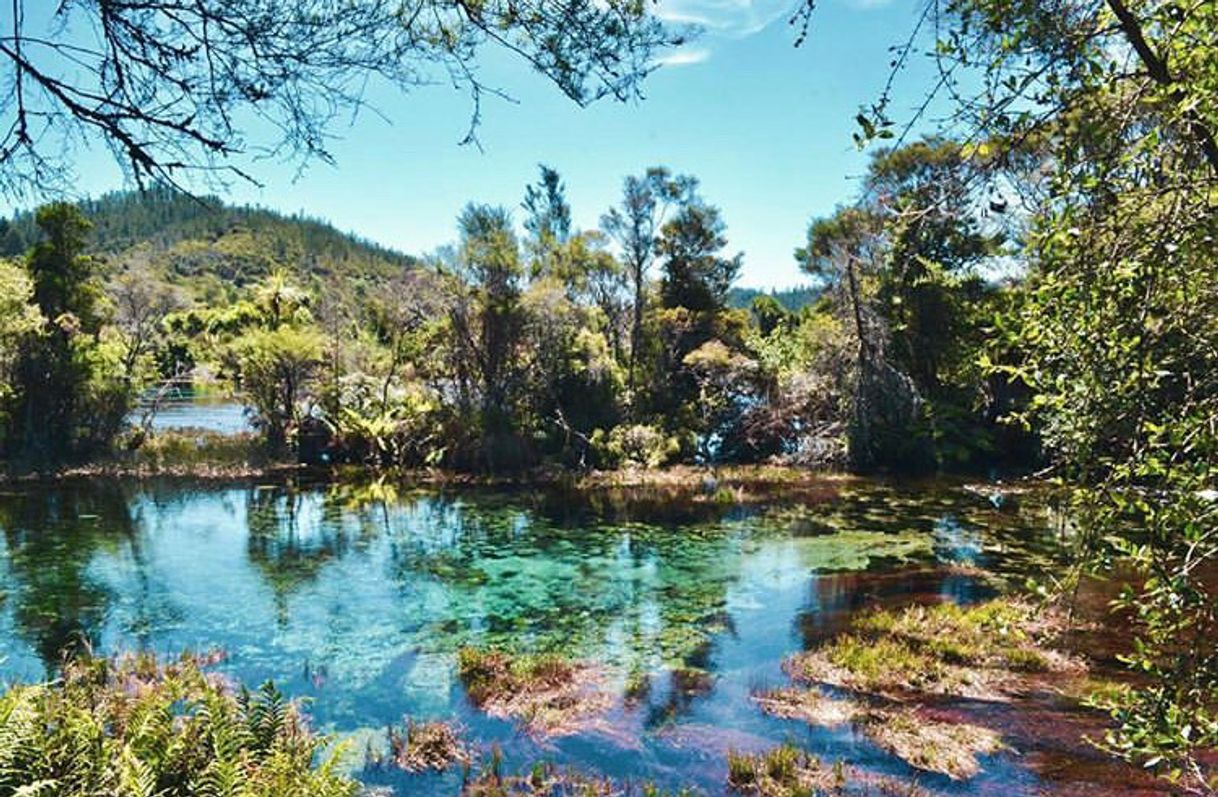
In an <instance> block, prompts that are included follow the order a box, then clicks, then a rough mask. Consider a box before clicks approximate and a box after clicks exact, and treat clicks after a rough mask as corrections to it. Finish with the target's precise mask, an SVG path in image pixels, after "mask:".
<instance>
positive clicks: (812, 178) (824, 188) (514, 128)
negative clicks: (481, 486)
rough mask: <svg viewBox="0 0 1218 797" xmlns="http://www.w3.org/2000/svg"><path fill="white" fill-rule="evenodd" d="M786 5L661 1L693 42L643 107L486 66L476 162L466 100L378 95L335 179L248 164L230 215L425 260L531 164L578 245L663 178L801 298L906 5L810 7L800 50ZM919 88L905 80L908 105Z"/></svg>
mask: <svg viewBox="0 0 1218 797" xmlns="http://www.w3.org/2000/svg"><path fill="white" fill-rule="evenodd" d="M792 3H793V0H663V2H662V3H661V6H660V7H661V13H662V14H664V15H666V16H667V17H669V18H671V19H674V20H681V21H688V22H695V23H698V24H700V25H702V26H703V29H704V33H703V34H702V35H701V36H700V37H699V38H698V39H697V40H696V41H694V42H692V43H691V44H689V45H687V46H686V47H684V48H683V49H682V50H680V51H677V52H675V53H672V54H670V55H669V56H668V57H667V58H666V59H665V60H666V62H667V63H666V64H665V65H664V66H663V67H662V68H661V69H659V70H658V71H657V72H656V73H655V74H654V75H653V76H652V77H651V78H650V79H649V81H648V82H647V84H646V87H645V88H646V93H647V97H646V99H645V100H643V101H641V102H631V103H626V104H621V103H614V102H612V101H602V102H600V103H598V104H595V105H593V106H591V107H589V108H584V109H581V108H578V107H577V106H575V105H574V104H573V103H571V102H570V101H569V100H567V99H566V98H565V97H564V96H563V95H562V94H561V93H560V92H559V91H558V90H557V89H556V88H555V87H553V86H552V85H550V84H549V83H547V82H546V81H545V80H544V79H542V78H539V77H538V76H536V75H534V74H532V73H530V72H529V71H528V69H527V68H526V67H525V66H523V65H522V64H519V63H517V62H515V61H512V60H510V59H509V58H507V57H506V56H504V55H489V56H488V57H486V58H485V59H484V61H483V64H482V77H483V79H484V80H486V81H487V82H490V83H494V84H496V85H499V86H501V87H502V88H504V89H505V90H506V91H508V92H509V93H510V94H511V95H512V96H513V97H514V98H515V99H516V100H517V102H515V103H509V102H504V101H500V100H497V99H494V98H488V99H486V100H485V101H484V107H483V124H482V126H481V128H480V130H479V139H480V141H481V144H482V149H481V150H479V149H478V148H477V147H473V146H460V145H459V143H458V142H459V141H460V140H461V139H462V137H463V136H464V134H465V131H466V128H467V125H468V121H469V113H470V104H469V98H468V96H467V95H466V94H465V93H463V92H462V91H458V90H454V89H452V88H451V87H449V86H445V85H438V86H433V87H426V88H420V89H418V90H416V91H414V92H413V93H410V94H407V95H401V94H399V93H397V92H394V91H389V90H382V89H376V90H374V91H373V92H372V96H371V97H370V100H371V102H372V104H373V105H374V106H375V107H376V108H377V109H378V110H379V112H380V113H381V114H383V116H384V117H385V119H382V118H379V117H378V116H376V115H374V114H367V113H366V114H363V115H361V116H360V117H359V118H358V119H357V120H356V121H355V122H354V124H353V125H352V126H350V127H343V128H342V129H341V130H339V131H338V133H339V134H340V136H341V139H340V140H338V141H336V142H335V144H334V146H333V148H332V152H333V154H334V156H335V158H336V160H337V164H336V165H335V166H333V167H331V166H328V165H325V164H313V165H312V166H310V167H309V169H308V170H307V171H306V172H305V173H304V174H303V175H302V176H299V177H297V175H296V169H295V166H294V165H289V164H278V163H273V162H263V163H259V164H256V165H255V167H254V172H255V174H256V176H257V177H258V178H259V179H260V180H261V181H262V182H263V183H264V187H262V188H258V187H255V186H250V185H244V184H235V185H233V186H232V189H231V191H230V192H229V195H228V198H229V199H231V200H233V201H238V202H251V203H256V204H261V205H264V206H268V207H272V208H276V209H279V210H283V211H287V212H293V211H303V212H305V213H307V214H309V215H311V216H316V217H320V218H323V219H327V220H329V221H331V222H332V223H333V224H334V225H335V226H337V227H339V228H341V229H344V230H350V231H353V232H356V233H358V234H360V235H363V236H365V237H367V238H370V239H372V240H375V241H378V242H380V243H383V244H386V245H389V246H393V247H396V248H398V249H401V250H404V251H407V252H412V253H425V252H429V251H431V250H433V249H435V248H436V247H437V246H439V245H442V244H444V243H446V242H449V241H451V240H452V239H453V237H454V236H455V229H454V227H455V224H454V220H455V218H456V215H457V213H458V211H459V210H460V209H461V207H462V206H463V205H464V204H465V203H466V202H468V201H471V200H473V201H478V202H488V203H494V204H503V205H507V206H509V207H513V208H516V207H518V206H519V203H520V200H521V197H522V195H523V192H524V187H525V185H526V184H528V183H529V182H531V181H533V180H534V179H535V178H536V174H537V164H538V163H543V162H544V163H547V164H549V165H551V166H553V167H555V168H557V169H558V170H559V172H560V173H561V174H562V175H563V177H564V179H565V181H566V184H567V188H568V196H569V198H570V200H571V204H572V206H573V215H574V220H575V222H576V225H577V226H578V227H584V228H587V227H593V226H595V225H596V223H597V220H598V219H599V217H600V215H601V213H602V212H604V211H605V210H606V209H607V208H608V207H609V206H610V205H611V204H612V203H613V202H614V201H615V200H616V198H617V196H618V193H619V190H620V186H621V180H622V178H623V177H624V176H625V175H627V174H632V173H638V172H641V171H642V170H643V169H645V168H646V167H648V166H651V165H657V164H663V165H666V166H669V167H670V168H672V169H673V170H674V171H677V172H682V173H688V174H693V175H695V176H697V177H698V178H699V179H700V180H701V181H702V192H703V195H704V196H705V197H706V198H707V199H708V200H709V201H711V202H713V203H714V204H717V205H718V206H719V207H720V208H721V209H722V210H723V214H724V218H725V219H726V221H727V224H728V237H729V239H730V241H731V247H732V249H733V250H734V251H736V250H739V251H743V252H744V253H745V261H744V262H745V265H744V269H743V272H742V275H741V280H740V283H741V284H743V285H748V286H755V287H774V286H777V287H782V286H788V285H793V284H798V283H800V282H803V281H804V280H803V277H802V275H801V274H800V272H799V270H798V269H797V267H796V265H795V263H794V260H793V259H792V250H793V249H794V248H795V247H796V246H798V245H799V244H800V243H801V242H802V239H803V236H804V231H805V230H806V228H807V223H808V221H809V220H810V219H811V218H812V217H813V216H816V215H823V214H826V213H829V212H831V211H832V210H833V208H834V206H835V205H837V204H840V203H843V202H846V201H849V199H850V198H851V197H852V195H853V194H854V192H855V190H856V185H857V178H858V176H859V175H860V174H861V173H862V172H863V170H864V169H865V165H866V155H865V154H863V153H859V152H857V151H856V150H855V148H854V145H853V143H852V141H851V133H852V132H854V129H855V128H854V122H853V118H854V115H855V113H856V112H857V111H858V108H859V106H860V105H861V104H863V103H866V102H869V101H871V100H873V99H874V98H875V97H876V96H877V94H878V93H879V91H880V89H881V88H882V87H883V84H884V80H885V78H886V76H887V73H888V64H889V61H890V59H891V54H890V53H889V52H888V48H889V46H890V45H892V44H894V43H896V42H898V41H900V40H902V39H903V37H904V36H906V35H907V34H908V31H909V30H910V26H911V25H912V23H913V13H914V8H915V5H914V2H913V0H821V1H820V2H819V3H818V8H817V10H816V12H815V15H814V17H813V24H812V29H811V33H810V35H809V37H808V39H807V41H806V42H805V43H804V45H803V46H802V47H801V48H799V49H795V48H794V47H793V41H794V31H793V30H792V29H791V28H790V27H789V26H788V24H787V19H788V17H789V12H790V8H791V5H792ZM918 69H920V67H915V70H918ZM917 78H918V75H916V74H914V75H908V76H907V77H906V80H905V83H907V84H910V85H911V91H912V90H914V89H916V88H917V87H918V86H917V84H918V82H919V81H918V80H917ZM894 110H895V111H897V112H899V111H901V110H902V108H901V106H900V105H899V104H898V106H897V107H896V108H895V109H894ZM79 171H80V176H81V180H80V182H79V185H80V188H81V190H82V191H83V192H85V193H90V194H97V193H101V192H103V191H106V190H110V189H113V188H120V187H123V183H122V178H121V176H120V175H119V173H118V172H117V170H116V168H115V167H114V166H113V165H112V163H111V162H110V161H109V155H108V153H107V152H106V151H105V150H104V149H102V148H100V147H98V148H94V149H92V150H89V151H87V152H85V153H84V154H83V155H82V157H81V161H80V163H79ZM516 215H517V217H518V218H519V217H520V215H521V214H520V213H519V212H517V214H516Z"/></svg>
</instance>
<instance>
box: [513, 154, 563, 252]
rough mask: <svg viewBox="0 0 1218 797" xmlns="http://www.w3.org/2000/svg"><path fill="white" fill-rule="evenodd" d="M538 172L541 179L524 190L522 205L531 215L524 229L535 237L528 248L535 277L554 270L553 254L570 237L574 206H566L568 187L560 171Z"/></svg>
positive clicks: (546, 167) (547, 169)
mask: <svg viewBox="0 0 1218 797" xmlns="http://www.w3.org/2000/svg"><path fill="white" fill-rule="evenodd" d="M539 168H540V169H541V179H540V180H538V181H537V184H536V185H530V186H529V187H528V188H526V189H525V193H524V202H523V203H521V207H522V208H524V210H525V212H526V213H527V214H528V215H527V216H526V217H525V220H524V228H525V229H526V230H528V232H529V234H530V235H531V236H532V238H531V240H530V242H529V244H530V248H531V249H532V250H533V258H534V260H533V273H534V276H538V275H544V274H546V273H548V272H549V271H550V270H551V264H550V263H549V260H550V256H551V254H552V252H553V250H554V249H556V248H558V247H560V246H562V245H563V244H565V243H567V241H568V240H569V239H570V237H571V205H570V204H569V203H568V202H567V189H566V186H564V185H563V184H562V178H561V177H560V176H559V174H558V172H557V171H555V170H554V169H551V168H550V167H549V166H545V165H542V166H540V167H539Z"/></svg>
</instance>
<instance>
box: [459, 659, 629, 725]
mask: <svg viewBox="0 0 1218 797" xmlns="http://www.w3.org/2000/svg"><path fill="white" fill-rule="evenodd" d="M457 669H458V672H459V674H460V676H461V682H462V683H463V684H464V685H465V690H466V693H467V694H468V695H469V698H470V700H471V701H472V702H473V703H474V705H475V706H477V707H478V708H480V709H482V710H483V711H485V712H486V713H487V714H490V715H491V716H494V717H504V718H512V719H516V720H518V721H520V722H522V723H523V724H524V726H525V729H526V730H527V731H528V732H529V733H532V734H534V735H538V736H563V735H567V734H571V733H576V732H578V731H580V730H585V729H586V728H587V727H588V726H589V725H590V724H595V722H596V721H597V719H598V718H599V717H600V716H601V715H602V714H603V713H604V712H605V710H606V709H608V707H609V704H610V698H609V695H608V694H607V693H605V692H604V691H603V690H601V689H600V685H601V677H600V674H599V672H598V671H597V670H595V669H594V668H593V667H591V666H589V665H586V664H583V663H579V662H572V661H568V660H566V659H564V658H562V657H561V656H558V655H555V654H541V655H512V654H509V653H506V652H504V651H501V650H495V649H479V648H471V647H465V648H461V650H459V651H458V653H457Z"/></svg>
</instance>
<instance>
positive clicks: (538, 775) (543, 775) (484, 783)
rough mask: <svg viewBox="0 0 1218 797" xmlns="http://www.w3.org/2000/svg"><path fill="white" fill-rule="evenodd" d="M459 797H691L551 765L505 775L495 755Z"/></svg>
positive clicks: (691, 796) (468, 781) (466, 785)
mask: <svg viewBox="0 0 1218 797" xmlns="http://www.w3.org/2000/svg"><path fill="white" fill-rule="evenodd" d="M461 797H693V792H689V791H685V790H682V791H680V792H677V793H676V794H673V795H671V796H670V795H669V793H668V792H663V791H660V790H658V789H656V788H655V787H654V786H651V785H649V784H642V785H639V786H634V785H631V784H619V783H615V782H614V781H612V780H609V779H608V778H595V777H589V776H586V775H581V774H579V773H576V772H571V771H567V770H561V769H558V768H557V767H555V766H554V765H553V764H535V765H534V766H533V767H532V769H531V770H530V771H529V773H528V774H527V775H504V774H502V772H501V771H500V762H499V759H498V757H497V754H492V758H491V761H490V762H489V764H488V766H486V767H485V768H484V769H483V770H482V771H481V772H479V773H478V775H477V776H476V777H474V778H473V779H470V780H467V781H466V782H465V784H464V785H463V786H462V788H461Z"/></svg>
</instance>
